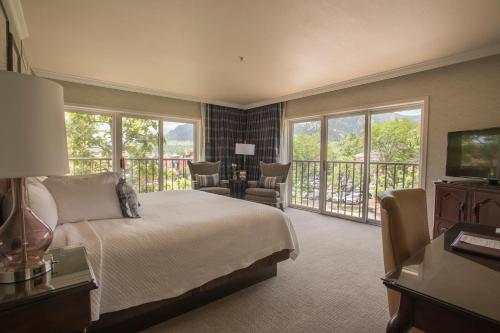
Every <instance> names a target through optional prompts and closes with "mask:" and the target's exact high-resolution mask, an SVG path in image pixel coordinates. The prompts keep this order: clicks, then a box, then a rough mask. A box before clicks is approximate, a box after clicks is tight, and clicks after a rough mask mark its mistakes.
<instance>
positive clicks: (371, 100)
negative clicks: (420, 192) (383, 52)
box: [286, 55, 500, 221]
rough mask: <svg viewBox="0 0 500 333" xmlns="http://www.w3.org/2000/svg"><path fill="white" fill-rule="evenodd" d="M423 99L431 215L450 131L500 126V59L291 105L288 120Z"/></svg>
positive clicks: (447, 68)
mask: <svg viewBox="0 0 500 333" xmlns="http://www.w3.org/2000/svg"><path fill="white" fill-rule="evenodd" d="M423 96H428V97H429V118H428V119H429V127H428V149H427V164H426V169H427V181H426V189H427V191H428V192H427V193H428V194H427V199H428V205H429V214H431V212H432V206H433V198H434V187H433V184H432V181H434V180H436V179H438V178H441V179H443V178H445V165H446V144H447V133H448V132H449V131H457V130H466V129H475V128H485V127H494V126H500V55H496V56H492V57H488V58H483V59H479V60H474V61H470V62H466V63H461V64H457V65H452V66H447V67H442V68H438V69H434V70H430V71H426V72H421V73H417V74H412V75H408V76H404V77H399V78H395V79H390V80H385V81H380V82H376V83H372V84H367V85H363V86H358V87H353V88H347V89H343V90H339V91H334V92H331V93H324V94H320V95H316V96H311V97H306V98H301V99H297V100H293V101H289V102H288V103H287V108H286V113H287V118H295V117H304V116H310V115H320V114H328V113H335V111H336V110H337V111H339V110H342V109H346V108H356V107H360V106H366V105H373V104H383V103H386V102H393V101H398V100H405V99H414V98H417V97H423ZM430 221H432V219H431V220H430Z"/></svg>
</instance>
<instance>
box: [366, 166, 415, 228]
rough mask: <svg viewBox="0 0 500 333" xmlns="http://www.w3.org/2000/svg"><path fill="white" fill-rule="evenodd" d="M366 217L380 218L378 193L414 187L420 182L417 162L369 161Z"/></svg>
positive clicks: (377, 219)
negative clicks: (368, 195)
mask: <svg viewBox="0 0 500 333" xmlns="http://www.w3.org/2000/svg"><path fill="white" fill-rule="evenodd" d="M369 177H370V185H369V186H370V187H369V193H370V198H369V204H368V218H369V219H372V220H376V221H379V220H380V205H379V202H378V199H377V198H378V195H379V193H382V192H384V191H385V190H388V189H402V188H415V187H418V186H419V183H420V181H419V180H420V168H419V164H418V163H400V162H371V163H370V173H369Z"/></svg>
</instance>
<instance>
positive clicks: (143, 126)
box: [122, 117, 160, 192]
mask: <svg viewBox="0 0 500 333" xmlns="http://www.w3.org/2000/svg"><path fill="white" fill-rule="evenodd" d="M159 128H160V121H159V120H154V119H143V118H131V117H123V118H122V157H123V158H125V176H126V177H127V179H128V180H129V182H130V183H131V184H132V186H134V187H135V188H136V189H137V190H138V191H139V192H154V191H158V190H159V188H160V183H159V177H160V165H159V162H160V159H159V154H158V147H159V140H160V137H159Z"/></svg>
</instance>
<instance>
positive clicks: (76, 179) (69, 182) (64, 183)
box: [43, 172, 122, 224]
mask: <svg viewBox="0 0 500 333" xmlns="http://www.w3.org/2000/svg"><path fill="white" fill-rule="evenodd" d="M118 179H119V175H118V173H115V172H104V173H100V174H94V175H87V176H51V177H48V178H47V179H46V180H44V182H43V184H44V185H45V186H46V187H47V189H48V190H49V191H50V193H51V194H52V195H53V197H54V199H55V201H56V204H57V213H58V216H59V219H58V222H57V223H58V224H63V223H71V222H79V221H82V220H104V219H118V218H122V212H121V209H120V203H119V200H118V196H117V195H116V189H115V187H116V184H118Z"/></svg>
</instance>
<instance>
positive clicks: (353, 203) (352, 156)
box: [325, 114, 366, 219]
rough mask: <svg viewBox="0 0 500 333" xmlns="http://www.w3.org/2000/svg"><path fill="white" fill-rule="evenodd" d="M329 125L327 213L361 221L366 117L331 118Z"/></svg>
mask: <svg viewBox="0 0 500 333" xmlns="http://www.w3.org/2000/svg"><path fill="white" fill-rule="evenodd" d="M326 123H327V150H326V163H325V165H326V168H325V169H326V170H325V173H326V174H325V178H326V182H325V183H326V196H325V199H326V206H325V211H326V212H327V213H335V214H338V215H343V216H349V217H354V218H358V219H362V218H363V215H364V210H363V204H364V202H365V201H366V200H365V181H364V180H365V168H366V165H365V157H366V147H365V126H366V115H364V114H361V115H353V116H342V117H332V118H327V120H326Z"/></svg>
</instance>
